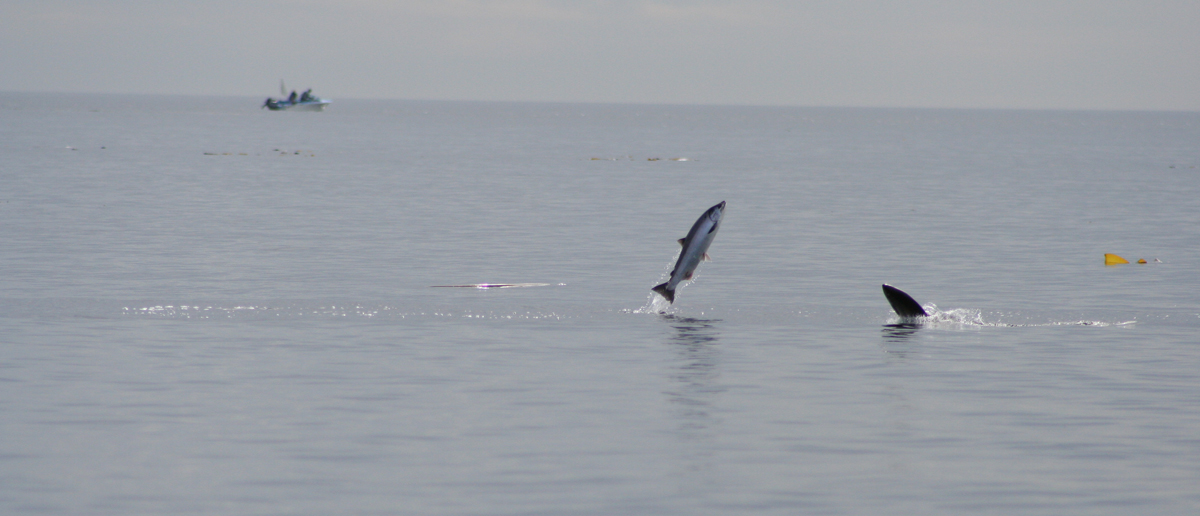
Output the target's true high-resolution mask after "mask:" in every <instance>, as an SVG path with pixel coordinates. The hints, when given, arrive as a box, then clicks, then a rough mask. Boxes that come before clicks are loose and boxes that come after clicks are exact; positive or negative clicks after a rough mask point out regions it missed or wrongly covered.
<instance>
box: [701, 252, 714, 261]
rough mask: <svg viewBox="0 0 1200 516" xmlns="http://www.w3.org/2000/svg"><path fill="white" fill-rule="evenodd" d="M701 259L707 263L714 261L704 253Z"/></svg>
mask: <svg viewBox="0 0 1200 516" xmlns="http://www.w3.org/2000/svg"><path fill="white" fill-rule="evenodd" d="M700 259H701V260H704V261H706V262H711V261H712V258H709V257H708V253H704V256H701V257H700Z"/></svg>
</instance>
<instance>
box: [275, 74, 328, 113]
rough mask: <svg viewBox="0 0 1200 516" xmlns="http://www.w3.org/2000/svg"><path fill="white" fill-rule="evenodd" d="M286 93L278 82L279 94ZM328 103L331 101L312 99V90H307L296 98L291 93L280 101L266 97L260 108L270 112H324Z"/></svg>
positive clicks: (294, 94)
mask: <svg viewBox="0 0 1200 516" xmlns="http://www.w3.org/2000/svg"><path fill="white" fill-rule="evenodd" d="M286 91H287V89H286V88H284V87H283V81H279V94H280V95H286V93H284V92H286ZM330 102H332V101H331V100H329V99H323V98H320V97H314V96H313V94H312V89H311V88H309V89H308V90H307V91H305V92H304V93H302V94H300V96H299V97H298V98H297V97H296V92H295V91H293V92H292V94H291V95H287V96H286V97H284V98H280V99H275V98H271V97H267V101H266V102H263V105H262V107H265V108H267V109H270V110H271V111H284V110H294V111H324V110H325V106H328V105H329V103H330Z"/></svg>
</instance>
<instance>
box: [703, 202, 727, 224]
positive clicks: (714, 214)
mask: <svg viewBox="0 0 1200 516" xmlns="http://www.w3.org/2000/svg"><path fill="white" fill-rule="evenodd" d="M724 211H725V201H721V202H720V203H718V204H717V205H716V206H713V207H712V208H709V209H708V213H707V214H706V215H707V216H708V220H711V221H713V222H714V223H715V222H721V214H722V213H723V212H724Z"/></svg>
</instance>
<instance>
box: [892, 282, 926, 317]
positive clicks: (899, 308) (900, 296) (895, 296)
mask: <svg viewBox="0 0 1200 516" xmlns="http://www.w3.org/2000/svg"><path fill="white" fill-rule="evenodd" d="M883 296H884V297H886V298H887V300H888V303H891V305H892V310H895V311H896V315H899V316H900V317H902V318H913V317H928V316H929V314H927V313H925V309H924V308H921V304H920V303H918V302H917V300H915V299H913V298H912V296H910V295H908V294H906V293H904V291H903V290H900V289H898V288H896V287H893V286H891V285H888V284H887V283H884V284H883Z"/></svg>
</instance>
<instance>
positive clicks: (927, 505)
mask: <svg viewBox="0 0 1200 516" xmlns="http://www.w3.org/2000/svg"><path fill="white" fill-rule="evenodd" d="M260 103H261V99H253V98H202V97H154V96H116V95H66V94H29V93H20V94H7V95H5V96H4V98H3V99H2V100H0V156H2V157H3V159H2V164H0V513H4V514H50V515H58V514H93V515H96V514H100V515H103V514H114V515H116V514H120V515H132V514H246V515H257V514H264V515H265V514H289V515H293V514H294V515H310V514H311V515H324V514H444V515H458V514H462V515H467V514H471V515H480V514H488V515H510V514H511V515H526V514H529V515H533V514H546V515H551V514H553V515H564V514H579V515H592V514H597V515H598V514H655V515H660V514H672V515H675V514H677V515H693V514H789V515H790V514H871V515H876V514H955V515H960V514H1014V513H1016V514H1047V515H1050V514H1054V515H1062V514H1196V513H1197V511H1198V510H1200V338H1198V335H1200V297H1198V294H1197V292H1200V267H1198V264H1200V200H1198V199H1200V175H1198V174H1200V169H1197V166H1200V152H1198V149H1200V147H1198V146H1197V142H1200V114H1197V113H1167V112H1065V111H1064V112H1052V111H972V110H925V109H848V108H847V109H837V108H786V107H716V106H663V105H602V104H532V103H530V104H522V103H467V102H461V103H460V102H415V101H367V100H338V99H336V98H335V99H334V103H333V104H332V106H331V107H330V109H329V110H328V111H327V112H323V113H290V112H269V111H266V110H261V109H259V104H260ZM720 201H726V202H727V203H728V204H727V209H726V213H725V218H724V220H723V222H722V225H721V229H720V232H719V233H718V235H717V237H716V240H715V242H714V244H713V245H712V248H711V249H710V250H709V254H710V255H711V256H712V259H713V261H711V262H706V263H704V264H703V265H701V267H700V269H699V272H698V273H697V275H696V278H695V281H693V282H692V283H691V284H689V285H687V286H686V287H684V288H683V289H681V290H680V291H679V293H678V295H677V299H676V303H675V304H674V305H673V306H666V305H664V304H663V303H662V302H661V301H656V299H655V297H654V296H653V295H652V294H651V293H650V292H649V289H650V287H651V286H653V285H655V284H657V283H659V282H661V281H664V280H665V276H666V274H667V273H668V272H669V271H670V269H671V266H672V264H673V260H674V258H675V255H676V254H677V252H678V247H679V246H678V245H677V244H676V243H675V240H676V239H678V238H680V237H682V236H684V235H685V234H686V232H687V230H688V229H689V228H690V226H691V224H692V223H693V222H694V221H695V219H696V217H698V216H699V215H700V214H701V213H702V212H703V211H704V210H705V209H707V208H708V207H709V206H712V205H713V204H716V203H717V202H720ZM1104 253H1115V254H1118V255H1121V256H1123V257H1125V258H1127V259H1129V260H1130V261H1131V262H1134V261H1135V260H1137V259H1139V258H1144V259H1146V260H1147V261H1148V262H1149V263H1147V264H1144V265H1143V264H1138V263H1130V264H1127V265H1119V266H1105V265H1104V258H1103V256H1104ZM480 283H491V284H499V283H505V284H508V283H522V284H524V283H533V284H538V285H537V286H527V287H516V288H491V289H481V288H469V287H465V288H464V287H457V288H433V286H435V285H472V284H480ZM883 283H889V284H892V285H895V286H897V287H899V288H901V289H903V290H905V291H907V292H908V293H909V294H912V295H913V296H914V297H915V298H916V299H917V300H918V301H920V302H922V303H923V304H925V305H926V308H927V309H928V310H929V311H930V312H931V314H932V316H931V317H930V318H928V319H927V320H925V321H922V323H921V324H917V325H898V324H895V323H897V322H898V321H897V319H896V317H895V316H894V314H893V313H892V312H891V309H890V307H889V305H888V304H887V301H886V300H885V299H884V297H883V295H882V292H881V290H880V285H881V284H883ZM660 312H665V313H660Z"/></svg>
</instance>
